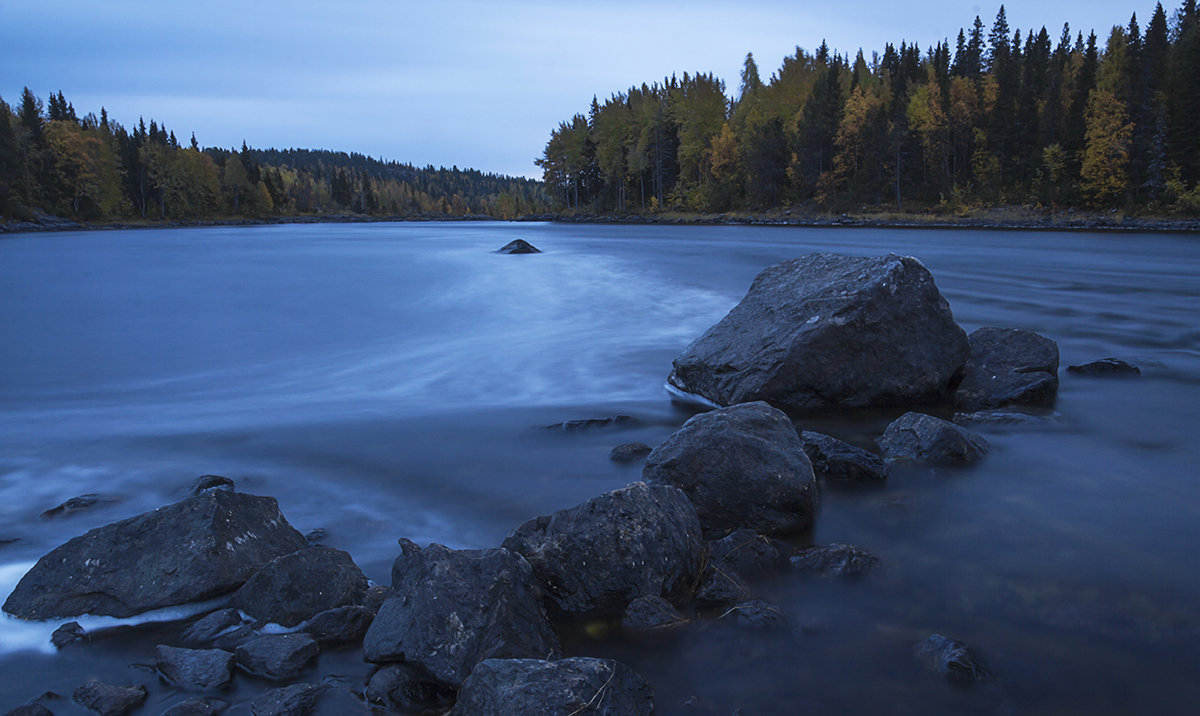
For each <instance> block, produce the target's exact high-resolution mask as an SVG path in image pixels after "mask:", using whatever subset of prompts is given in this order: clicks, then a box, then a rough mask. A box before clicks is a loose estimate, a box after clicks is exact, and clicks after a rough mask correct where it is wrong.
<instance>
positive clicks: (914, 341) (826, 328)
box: [668, 254, 968, 410]
mask: <svg viewBox="0 0 1200 716" xmlns="http://www.w3.org/2000/svg"><path fill="white" fill-rule="evenodd" d="M967 355H968V349H967V336H966V334H965V333H964V332H963V330H962V328H960V327H959V326H958V324H956V323H955V322H954V316H953V315H952V314H951V312H950V306H949V304H948V303H947V302H946V299H944V298H942V295H941V294H940V293H939V292H938V289H937V286H936V285H934V282H933V277H932V276H931V275H930V273H929V271H928V269H926V268H925V267H924V266H923V265H922V264H921V262H919V261H918V260H916V259H914V258H911V257H901V256H896V255H895V254H889V255H888V256H885V257H883V258H856V257H850V256H840V255H837V254H810V255H808V256H802V257H800V258H797V259H792V260H791V261H785V262H783V263H781V264H778V265H776V266H772V267H770V268H768V269H766V270H765V271H763V272H762V273H760V274H759V275H758V277H757V278H755V279H754V283H753V284H752V285H751V286H750V291H749V292H748V293H747V294H746V297H745V298H743V299H742V301H741V303H739V304H738V305H737V306H734V308H733V310H732V311H730V312H729V315H727V316H725V318H723V319H721V321H720V322H719V323H717V324H716V325H715V326H713V327H712V328H709V329H708V331H707V332H706V333H705V334H704V335H702V336H701V337H700V338H699V339H697V340H696V341H695V342H693V343H692V344H691V345H690V346H688V348H687V349H686V350H685V351H684V352H683V353H682V354H681V355H680V356H679V357H677V358H676V359H675V363H674V369H673V370H672V371H671V375H670V377H669V378H668V382H669V383H670V384H671V385H672V386H674V387H675V388H678V389H679V390H682V391H684V392H686V393H693V394H697V395H700V396H703V397H704V398H707V399H708V400H711V401H713V402H714V403H717V404H718V405H733V404H735V403H744V402H748V401H753V400H766V401H769V402H771V403H773V404H775V405H778V406H782V407H787V408H794V409H800V410H806V409H815V408H827V407H861V406H869V405H895V404H908V403H913V402H919V401H925V400H929V399H931V398H937V397H941V396H943V395H944V394H945V393H946V391H947V390H948V384H949V382H950V379H951V378H952V377H953V376H954V375H955V373H956V371H958V369H959V368H960V367H961V366H962V364H963V363H965V362H966V360H967Z"/></svg>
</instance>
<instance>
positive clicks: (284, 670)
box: [233, 633, 319, 681]
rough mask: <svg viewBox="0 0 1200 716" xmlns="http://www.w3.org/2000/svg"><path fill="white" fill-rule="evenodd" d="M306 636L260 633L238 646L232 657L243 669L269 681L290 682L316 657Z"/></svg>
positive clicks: (314, 642)
mask: <svg viewBox="0 0 1200 716" xmlns="http://www.w3.org/2000/svg"><path fill="white" fill-rule="evenodd" d="M318 651H319V649H318V648H317V642H316V640H315V639H313V638H312V637H311V636H309V635H308V634H299V633H297V634H264V635H262V636H258V637H255V638H253V639H251V640H250V641H247V642H246V643H245V644H242V645H241V646H239V647H238V648H237V650H236V651H234V653H233V656H234V658H235V659H237V663H238V665H239V666H241V667H242V668H243V669H245V670H246V671H248V672H249V673H251V674H254V675H255V676H262V677H264V678H267V679H270V680H272V681H290V680H292V679H294V678H296V677H297V676H298V675H299V674H300V672H302V671H304V669H305V668H306V667H307V666H308V665H309V663H310V662H312V660H313V659H315V658H317V652H318Z"/></svg>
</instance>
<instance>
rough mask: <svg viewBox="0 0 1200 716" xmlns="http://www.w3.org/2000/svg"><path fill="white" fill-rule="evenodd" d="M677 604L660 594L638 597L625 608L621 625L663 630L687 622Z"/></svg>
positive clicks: (626, 627) (641, 629)
mask: <svg viewBox="0 0 1200 716" xmlns="http://www.w3.org/2000/svg"><path fill="white" fill-rule="evenodd" d="M687 623H688V620H687V617H685V616H683V615H682V614H680V613H679V610H678V609H676V608H675V605H673V604H671V603H670V602H668V601H667V600H666V599H663V598H662V597H659V596H652V597H638V598H637V599H635V600H633V601H632V602H630V603H629V606H628V607H626V608H625V615H624V616H622V617H621V626H622V627H624V628H625V629H628V630H630V631H642V632H646V631H662V630H667V629H674V628H676V627H681V626H683V625H684V624H687Z"/></svg>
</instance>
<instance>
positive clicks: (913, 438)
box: [879, 413, 989, 465]
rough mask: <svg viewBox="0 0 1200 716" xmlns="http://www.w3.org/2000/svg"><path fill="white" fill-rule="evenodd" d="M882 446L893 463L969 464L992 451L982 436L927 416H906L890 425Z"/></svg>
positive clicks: (914, 414) (919, 414)
mask: <svg viewBox="0 0 1200 716" xmlns="http://www.w3.org/2000/svg"><path fill="white" fill-rule="evenodd" d="M879 447H880V448H882V449H883V454H884V456H885V457H887V458H888V459H889V460H911V461H913V462H919V463H925V464H929V465H968V464H970V463H973V462H977V461H978V460H979V459H981V458H982V457H983V456H984V455H986V454H987V451H988V449H989V446H988V442H987V440H984V439H983V437H982V436H980V435H976V434H975V433H973V432H971V431H970V430H967V429H965V428H961V427H959V426H957V425H955V424H954V423H951V422H949V421H947V420H942V419H940V418H935V417H933V416H932V415H925V414H924V413H905V414H904V415H901V416H900V417H899V418H897V419H896V420H894V421H893V422H892V423H891V424H890V425H888V426H887V430H885V431H884V433H883V437H881V438H879Z"/></svg>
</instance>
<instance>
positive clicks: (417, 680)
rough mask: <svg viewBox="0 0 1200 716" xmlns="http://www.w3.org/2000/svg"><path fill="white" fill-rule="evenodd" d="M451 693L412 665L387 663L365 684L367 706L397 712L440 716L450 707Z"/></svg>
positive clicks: (449, 689)
mask: <svg viewBox="0 0 1200 716" xmlns="http://www.w3.org/2000/svg"><path fill="white" fill-rule="evenodd" d="M454 699H455V691H454V689H451V688H449V687H447V686H445V685H444V684H441V683H438V682H437V681H435V680H433V679H430V678H429V676H428V675H427V674H426V673H425V672H424V671H423V670H421V669H420V668H419V667H417V666H414V665H412V664H403V663H401V664H389V665H387V666H385V667H383V668H382V669H380V670H379V671H376V672H375V675H374V676H372V677H371V681H370V682H369V683H368V684H367V703H369V704H372V705H375V706H381V707H383V709H384V710H385V711H396V712H399V713H436V714H444V713H445V712H446V711H448V710H449V709H450V707H451V706H453V705H454Z"/></svg>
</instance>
